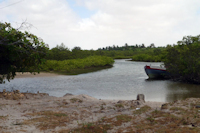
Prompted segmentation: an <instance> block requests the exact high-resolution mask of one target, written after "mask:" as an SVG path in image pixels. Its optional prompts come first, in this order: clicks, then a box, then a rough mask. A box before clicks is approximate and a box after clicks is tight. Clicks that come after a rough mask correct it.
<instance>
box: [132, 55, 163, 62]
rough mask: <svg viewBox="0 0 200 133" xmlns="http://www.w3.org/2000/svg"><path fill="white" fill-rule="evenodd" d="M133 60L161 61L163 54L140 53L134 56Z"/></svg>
mask: <svg viewBox="0 0 200 133" xmlns="http://www.w3.org/2000/svg"><path fill="white" fill-rule="evenodd" d="M132 60H133V61H145V62H161V61H162V58H161V56H156V55H148V54H138V55H134V56H132Z"/></svg>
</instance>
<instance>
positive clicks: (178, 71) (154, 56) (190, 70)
mask: <svg viewBox="0 0 200 133" xmlns="http://www.w3.org/2000/svg"><path fill="white" fill-rule="evenodd" d="M22 25H23V24H22ZM199 51H200V35H198V36H186V37H183V39H182V40H181V41H178V42H177V45H173V46H172V45H168V46H167V47H155V45H154V44H153V43H152V44H150V45H149V46H147V47H146V46H145V45H144V44H141V45H138V44H136V45H131V46H129V45H128V44H127V43H125V45H124V46H121V47H119V46H115V45H113V46H108V47H105V48H99V49H98V50H82V49H81V48H80V47H77V46H76V47H74V48H73V49H72V50H70V49H68V48H67V47H66V46H65V45H64V44H63V43H62V44H61V45H57V46H56V47H55V48H52V49H48V48H47V46H46V45H45V43H44V42H43V41H42V39H39V38H38V37H36V36H35V35H33V34H30V33H28V32H24V33H23V32H21V31H19V29H14V28H12V27H11V25H10V24H9V23H0V62H1V64H0V83H4V82H5V79H7V80H8V81H9V80H10V79H13V78H14V77H15V75H16V72H22V73H23V72H31V73H32V72H40V71H47V72H50V71H53V72H58V73H64V74H80V73H86V72H92V71H97V70H100V69H103V68H108V67H111V66H112V64H113V63H114V60H113V59H128V58H131V59H132V61H145V62H164V64H165V66H166V67H167V71H169V72H170V74H171V78H172V79H174V80H178V81H183V82H192V83H198V84H199V83H200V71H199V70H200V52H199Z"/></svg>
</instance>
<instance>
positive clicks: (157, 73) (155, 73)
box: [144, 66, 169, 79]
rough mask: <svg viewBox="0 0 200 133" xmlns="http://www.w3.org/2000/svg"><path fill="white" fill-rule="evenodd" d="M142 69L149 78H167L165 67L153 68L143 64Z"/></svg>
mask: <svg viewBox="0 0 200 133" xmlns="http://www.w3.org/2000/svg"><path fill="white" fill-rule="evenodd" d="M144 69H145V72H146V74H147V75H148V76H149V78H150V79H160V78H169V73H168V72H167V71H166V69H165V68H161V67H160V68H159V67H157V68H154V67H151V66H145V67H144Z"/></svg>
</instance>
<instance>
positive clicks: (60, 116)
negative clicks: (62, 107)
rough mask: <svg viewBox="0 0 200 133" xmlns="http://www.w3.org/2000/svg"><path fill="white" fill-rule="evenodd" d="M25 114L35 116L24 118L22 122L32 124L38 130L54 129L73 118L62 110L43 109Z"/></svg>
mask: <svg viewBox="0 0 200 133" xmlns="http://www.w3.org/2000/svg"><path fill="white" fill-rule="evenodd" d="M25 116H35V117H36V118H33V119H30V120H25V121H24V122H23V124H34V125H35V126H37V127H38V128H39V129H40V130H47V129H55V128H56V127H58V126H61V127H62V126H66V125H67V123H68V122H70V121H71V119H73V118H72V117H70V118H69V116H68V114H66V113H62V112H52V111H44V112H37V113H29V114H26V115H25Z"/></svg>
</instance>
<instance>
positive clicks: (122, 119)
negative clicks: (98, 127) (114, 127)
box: [116, 114, 132, 122]
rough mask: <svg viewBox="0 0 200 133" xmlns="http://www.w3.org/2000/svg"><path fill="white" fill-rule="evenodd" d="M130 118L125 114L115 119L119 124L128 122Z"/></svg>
mask: <svg viewBox="0 0 200 133" xmlns="http://www.w3.org/2000/svg"><path fill="white" fill-rule="evenodd" d="M131 118H132V117H131V116H128V115H125V114H122V115H118V116H116V119H117V121H119V122H129V121H131Z"/></svg>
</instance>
